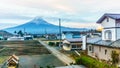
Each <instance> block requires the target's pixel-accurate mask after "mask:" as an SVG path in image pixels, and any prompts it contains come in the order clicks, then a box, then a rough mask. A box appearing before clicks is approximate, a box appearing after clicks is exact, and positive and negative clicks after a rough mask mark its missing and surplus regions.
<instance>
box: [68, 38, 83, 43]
mask: <svg viewBox="0 0 120 68" xmlns="http://www.w3.org/2000/svg"><path fill="white" fill-rule="evenodd" d="M66 40H67V41H68V42H70V43H75V42H82V38H74V39H66Z"/></svg>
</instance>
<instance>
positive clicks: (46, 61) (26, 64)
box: [19, 54, 65, 68]
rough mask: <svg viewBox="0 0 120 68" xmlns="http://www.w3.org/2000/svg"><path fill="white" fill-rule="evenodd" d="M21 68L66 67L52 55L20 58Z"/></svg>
mask: <svg viewBox="0 0 120 68" xmlns="http://www.w3.org/2000/svg"><path fill="white" fill-rule="evenodd" d="M19 58H20V61H19V68H40V67H46V66H48V65H49V66H55V67H59V66H64V65H65V64H64V63H63V62H62V61H60V60H59V59H58V58H56V57H55V56H54V55H52V54H43V55H30V56H27V55H26V56H19Z"/></svg>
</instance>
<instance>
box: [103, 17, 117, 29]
mask: <svg viewBox="0 0 120 68" xmlns="http://www.w3.org/2000/svg"><path fill="white" fill-rule="evenodd" d="M108 19H109V21H108V22H107V18H105V20H103V22H102V23H101V25H102V26H103V27H104V28H109V27H115V22H116V21H115V20H114V19H112V18H108Z"/></svg>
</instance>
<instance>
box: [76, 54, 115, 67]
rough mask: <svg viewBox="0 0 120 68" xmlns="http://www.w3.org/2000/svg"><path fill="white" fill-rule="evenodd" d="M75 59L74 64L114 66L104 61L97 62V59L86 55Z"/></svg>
mask: <svg viewBox="0 0 120 68" xmlns="http://www.w3.org/2000/svg"><path fill="white" fill-rule="evenodd" d="M75 60H76V64H82V65H85V66H87V67H88V68H116V67H114V66H112V65H109V64H107V63H105V62H99V61H98V60H96V59H93V58H91V57H89V56H86V55H82V56H81V57H78V58H76V59H75Z"/></svg>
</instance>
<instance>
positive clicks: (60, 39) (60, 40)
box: [59, 18, 62, 48]
mask: <svg viewBox="0 0 120 68" xmlns="http://www.w3.org/2000/svg"><path fill="white" fill-rule="evenodd" d="M59 35H60V38H59V42H60V43H59V47H60V48H61V42H62V35H61V19H60V18H59Z"/></svg>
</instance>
